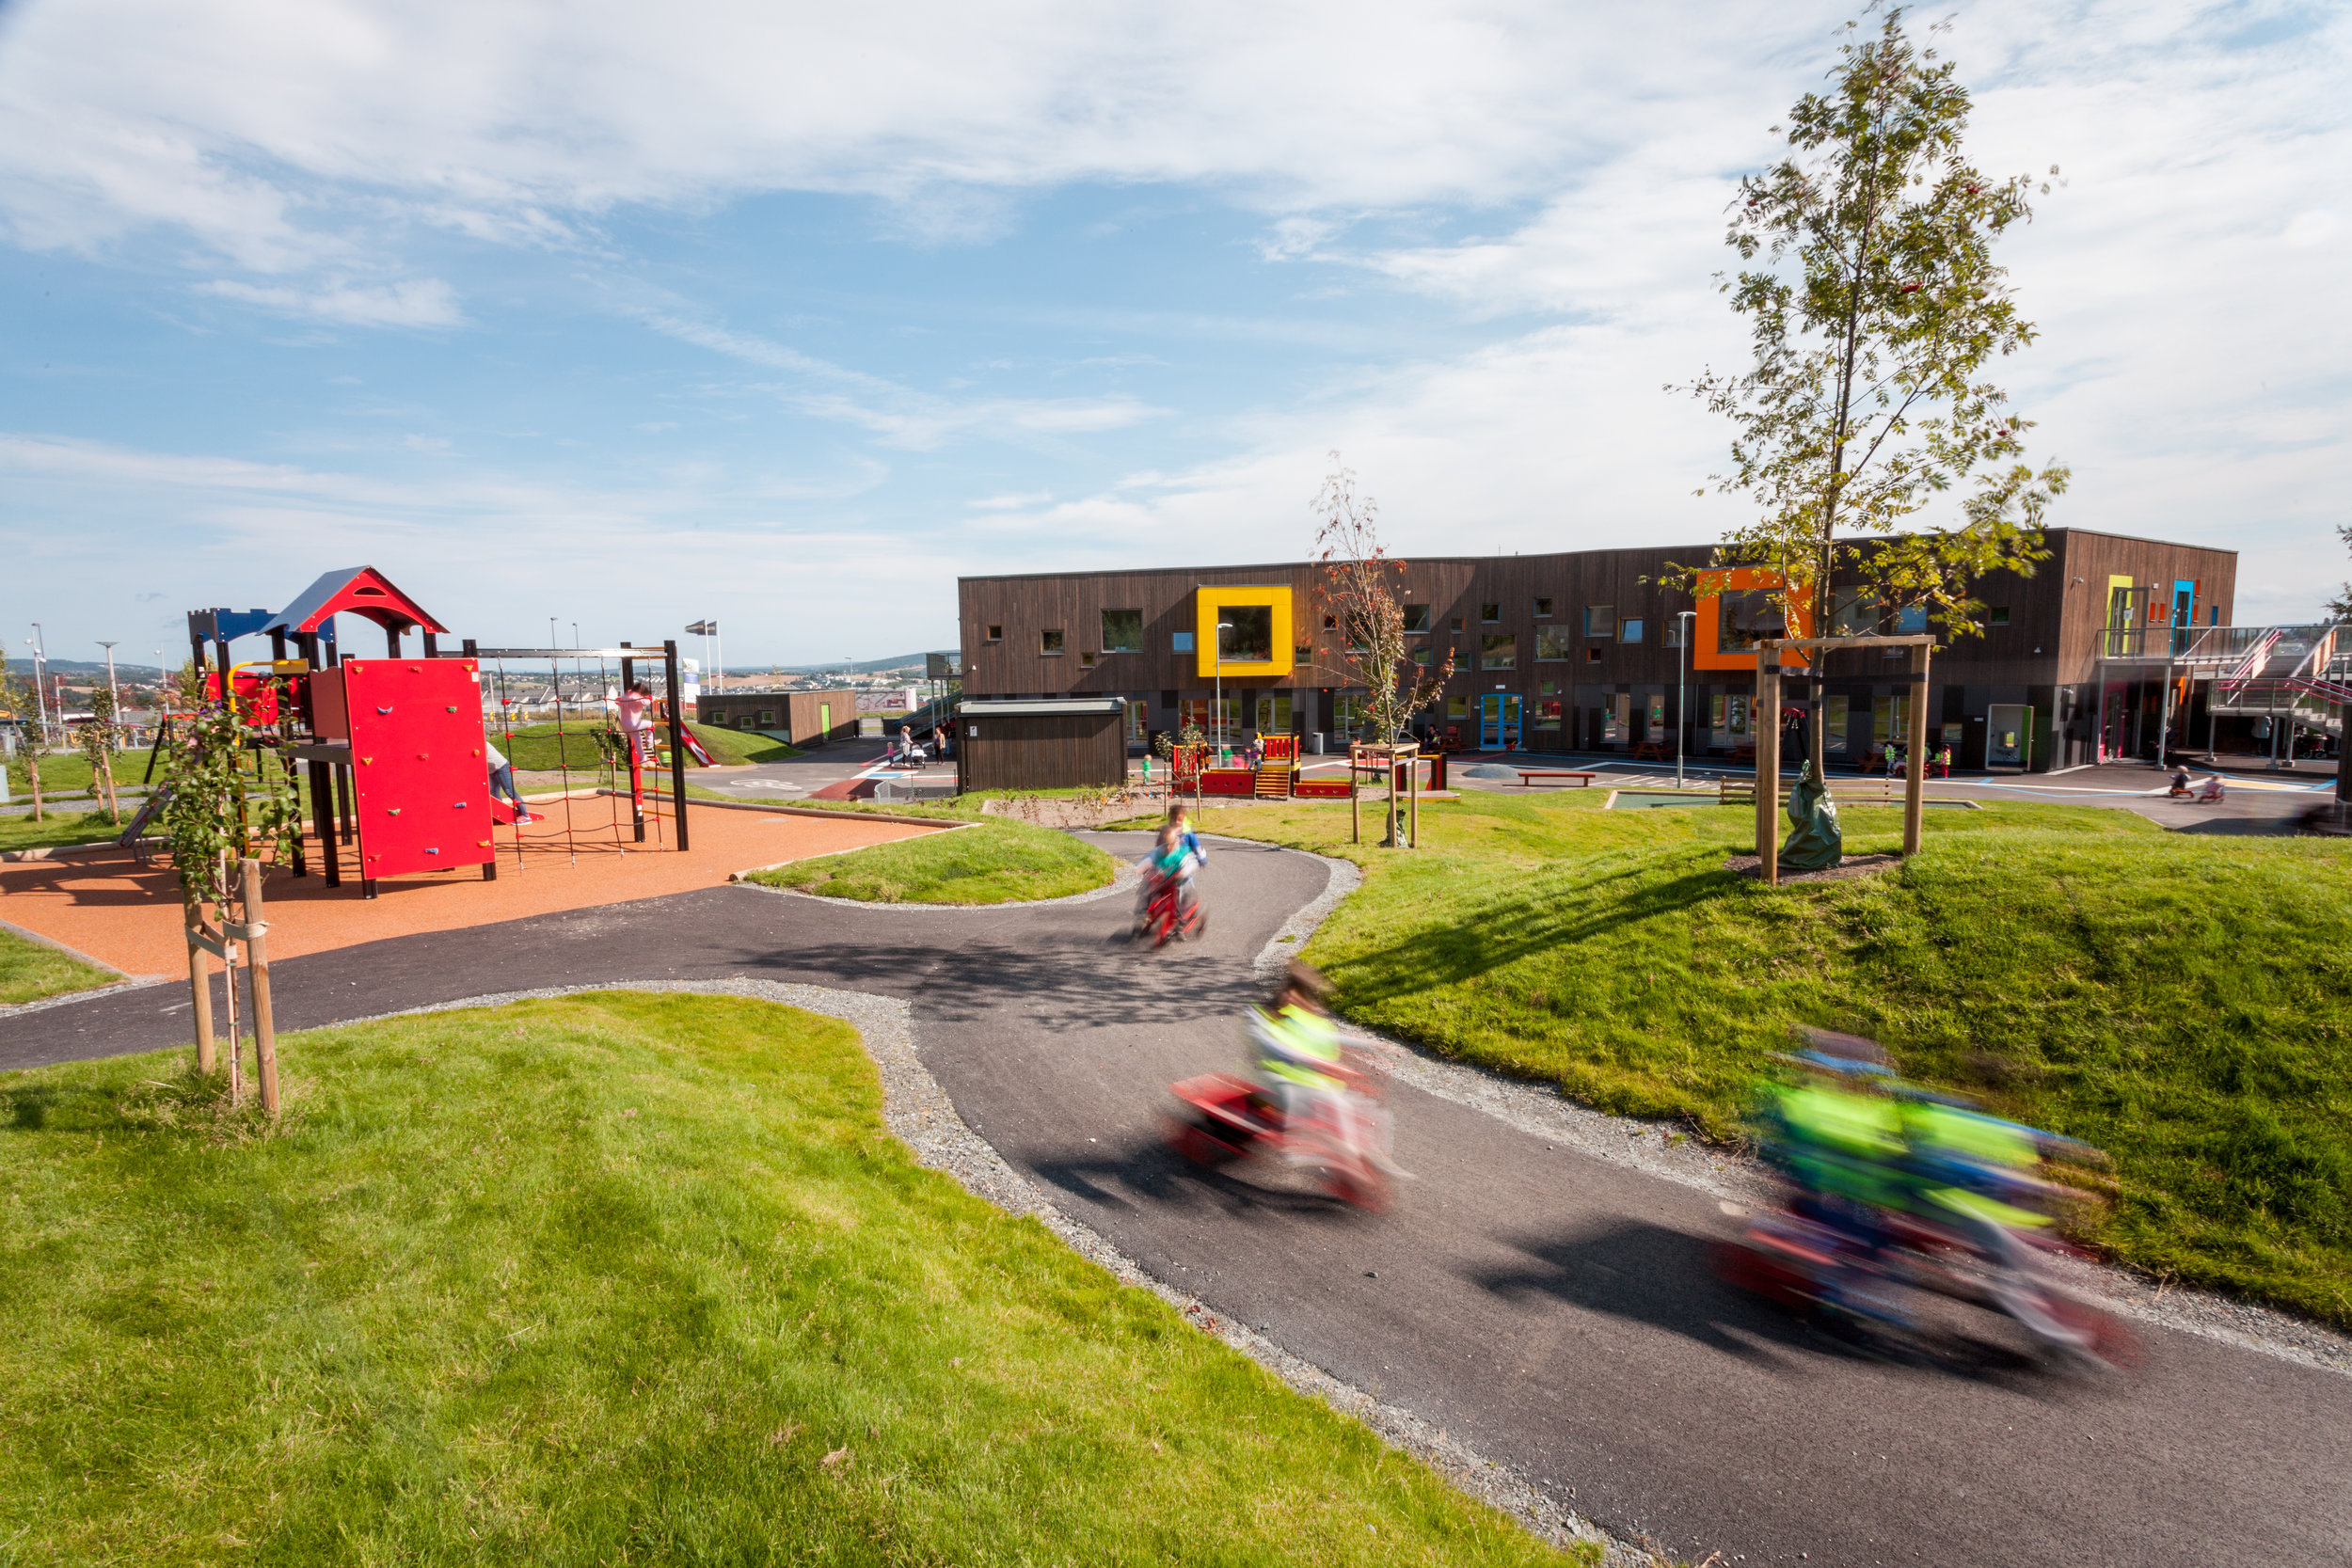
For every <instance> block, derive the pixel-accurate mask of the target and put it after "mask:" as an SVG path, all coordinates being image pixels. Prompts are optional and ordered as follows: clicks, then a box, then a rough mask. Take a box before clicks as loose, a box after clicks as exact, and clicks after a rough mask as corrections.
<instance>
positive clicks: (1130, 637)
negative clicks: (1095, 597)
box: [1103, 610, 1143, 654]
mask: <svg viewBox="0 0 2352 1568" xmlns="http://www.w3.org/2000/svg"><path fill="white" fill-rule="evenodd" d="M1103 651H1104V653H1106V654H1139V653H1141V652H1143V611H1142V610H1104V611H1103Z"/></svg>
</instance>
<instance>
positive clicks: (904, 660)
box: [728, 648, 956, 675]
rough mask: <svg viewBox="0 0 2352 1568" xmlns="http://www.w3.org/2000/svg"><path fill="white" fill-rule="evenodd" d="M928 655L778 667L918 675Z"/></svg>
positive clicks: (950, 650) (797, 670) (947, 651)
mask: <svg viewBox="0 0 2352 1568" xmlns="http://www.w3.org/2000/svg"><path fill="white" fill-rule="evenodd" d="M955 651H956V650H955V649H953V648H942V649H940V650H939V652H941V653H943V654H952V653H954V652H955ZM929 658H930V655H929V654H898V655H896V656H894V657H890V658H869V659H867V660H866V662H865V663H863V664H791V665H783V666H779V668H780V669H781V670H782V671H783V673H785V674H787V675H879V674H882V673H883V672H884V671H889V670H906V671H910V672H912V673H914V674H917V675H919V674H921V673H923V667H924V663H925V661H926V660H928V659H929ZM728 673H730V674H756V673H758V672H756V671H749V670H734V671H729V672H728Z"/></svg>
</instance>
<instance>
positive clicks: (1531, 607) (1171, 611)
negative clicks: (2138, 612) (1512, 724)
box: [958, 529, 2237, 697]
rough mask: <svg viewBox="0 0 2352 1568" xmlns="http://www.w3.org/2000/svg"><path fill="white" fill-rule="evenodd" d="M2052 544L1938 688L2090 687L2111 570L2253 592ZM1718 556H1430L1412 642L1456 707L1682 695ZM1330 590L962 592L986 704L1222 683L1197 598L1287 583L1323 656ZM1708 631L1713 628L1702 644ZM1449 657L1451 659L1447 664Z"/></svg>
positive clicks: (1991, 583) (1045, 583) (1303, 666)
mask: <svg viewBox="0 0 2352 1568" xmlns="http://www.w3.org/2000/svg"><path fill="white" fill-rule="evenodd" d="M2046 543H2047V545H2048V546H2049V548H2050V550H2051V556H2050V559H2049V560H2048V561H2046V562H2042V565H2041V567H2040V568H2039V570H2037V571H2036V572H2035V573H2034V574H2033V575H2032V576H2030V577H2022V576H2017V575H2014V574H1997V575H1995V576H1994V577H1991V578H1986V579H1985V580H1984V582H1983V583H1982V585H1981V586H1980V587H1979V591H1978V596H1979V598H1982V599H1983V600H1984V601H1985V602H1986V603H1987V604H1988V605H2001V606H2005V607H2006V608H2007V609H2008V610H2009V611H2010V616H2009V624H2008V625H2007V626H1994V627H1991V628H1989V629H1988V630H1987V632H1986V633H1985V635H1983V636H1982V637H1977V638H1965V639H1960V640H1957V641H1954V642H1953V643H1952V644H1950V645H1949V646H1947V647H1946V648H1943V649H1939V650H1938V652H1937V654H1936V668H1935V672H1934V675H1933V679H1934V681H1935V683H1936V684H1937V685H1942V684H1944V683H1945V682H1947V681H1950V682H1959V683H1967V684H1982V685H2003V686H2011V685H2014V686H2026V685H2036V686H2039V685H2051V684H2068V683H2074V682H2078V681H2085V680H2089V679H2091V678H2092V665H2093V662H2094V661H2095V658H2096V654H2097V637H2098V632H2099V629H2100V627H2101V626H2102V625H2103V623H2104V621H2105V617H2106V579H2107V578H2108V577H2109V576H2110V575H2126V574H2128V575H2130V576H2131V577H2132V578H2133V579H2134V580H2135V581H2137V582H2139V583H2141V584H2143V585H2144V584H2147V583H2151V582H2162V583H2164V584H2166V585H2167V590H2168V592H2169V585H2170V583H2171V582H2173V581H2174V580H2176V579H2184V578H2185V579H2194V580H2197V581H2199V582H2200V583H2201V585H2202V586H2201V590H2200V594H2199V611H2198V619H2199V622H2200V623H2201V624H2202V623H2203V622H2204V621H2205V619H2206V618H2207V610H2209V609H2210V608H2211V607H2214V606H2218V607H2219V608H2220V610H2221V612H2222V613H2221V619H2222V622H2223V624H2224V625H2227V624H2228V623H2229V620H2230V611H2231V609H2232V606H2233V597H2234V594H2235V593H2236V587H2237V557H2236V555H2235V553H2234V552H2233V551H2230V550H2216V549H2205V548H2201V547H2197V546H2187V545H2172V544H2166V543H2163V542H2161V541H2157V540H2147V539H2133V538H2127V537H2124V536H2122V535H2117V534H2106V533H2096V532H2090V531H2084V530H2079V529H2053V530H2050V531H2049V532H2048V534H2047V538H2046ZM1711 556H1712V546H1708V545H1690V546H1668V547H1660V548H1641V549H1619V550H1581V551H1575V552H1570V553H1564V554H1557V555H1524V556H1516V555H1515V556H1486V557H1438V558H1422V559H1419V560H1414V561H1411V562H1407V563H1406V568H1405V571H1404V573H1403V575H1402V577H1401V579H1400V586H1399V590H1398V594H1397V596H1398V598H1399V599H1400V600H1402V601H1403V602H1405V603H1406V604H1426V605H1428V606H1429V607H1430V625H1431V631H1430V633H1429V635H1428V636H1427V637H1425V638H1415V639H1412V640H1411V641H1414V642H1416V643H1426V644H1428V645H1430V646H1431V647H1433V648H1435V649H1438V650H1443V649H1447V648H1451V649H1452V650H1453V652H1454V678H1453V679H1452V680H1451V681H1449V682H1448V683H1447V686H1446V690H1447V692H1448V694H1449V695H1454V696H1463V697H1468V696H1472V695H1475V694H1477V693H1479V692H1492V691H1496V690H1506V691H1518V692H1532V691H1534V689H1535V685H1536V683H1537V682H1538V681H1542V680H1552V681H1557V682H1559V683H1561V685H1562V687H1563V689H1564V690H1565V689H1566V688H1567V687H1569V686H1571V685H1577V686H1594V687H1602V688H1617V687H1629V686H1667V687H1671V685H1672V684H1673V683H1674V681H1675V680H1676V678H1677V670H1678V668H1679V656H1678V654H1677V650H1676V649H1675V648H1673V647H1671V646H1669V645H1668V643H1667V641H1666V639H1667V634H1668V632H1669V630H1670V628H1671V626H1672V625H1673V623H1674V621H1675V616H1676V612H1677V611H1678V610H1691V609H1693V608H1695V607H1694V606H1693V605H1692V600H1691V597H1690V595H1688V594H1681V593H1678V592H1673V591H1670V590H1668V589H1665V588H1663V587H1661V586H1660V585H1659V583H1658V582H1656V581H1655V580H1654V579H1655V578H1658V577H1659V576H1661V574H1663V573H1665V572H1666V571H1668V570H1669V569H1670V567H1671V566H1673V565H1675V564H1683V565H1704V564H1707V563H1708V561H1709V560H1710V558H1711ZM1318 577H1319V573H1318V572H1317V570H1316V568H1314V567H1312V566H1311V565H1309V564H1307V563H1305V562H1276V563H1271V564H1264V565H1255V566H1220V567H1206V568H1195V569H1168V570H1149V571H1127V572H1099V573H1071V574H1041V575H1036V576H1023V577H991V578H962V579H961V581H960V582H959V584H958V602H959V612H960V614H961V620H962V641H963V669H964V675H963V689H964V691H965V693H966V694H967V695H969V696H974V697H983V696H1011V695H1039V696H1047V695H1062V694H1070V695H1104V696H1108V695H1117V694H1127V695H1140V694H1145V693H1152V694H1157V693H1161V692H1165V691H1174V690H1181V691H1187V692H1198V691H1200V690H1203V689H1206V688H1208V687H1209V686H1210V684H1211V681H1210V679H1209V677H1206V676H1203V675H1201V674H1200V673H1199V671H1198V669H1197V668H1196V665H1195V662H1194V656H1193V655H1192V654H1189V653H1182V654H1180V653H1178V652H1177V651H1176V648H1175V641H1174V639H1175V635H1176V634H1177V633H1179V632H1189V631H1191V630H1192V629H1193V626H1194V620H1193V614H1192V593H1193V590H1194V589H1196V588H1200V587H1208V586H1223V585H1229V584H1232V585H1241V584H1249V585H1258V584H1266V585H1280V586H1287V587H1289V588H1290V589H1291V590H1292V593H1293V595H1294V606H1295V616H1296V623H1297V625H1298V626H1299V627H1300V628H1301V634H1302V635H1301V638H1300V639H1299V641H1305V640H1306V639H1307V638H1308V637H1309V636H1312V637H1313V638H1314V640H1315V642H1316V645H1317V646H1318V648H1320V646H1321V638H1320V630H1321V627H1322V624H1323V611H1322V610H1321V609H1320V608H1319V606H1318V605H1317V603H1316V597H1315V586H1316V582H1317V579H1318ZM2077 578H2080V579H2081V580H2080V581H2079V582H2078V581H2076V580H2075V579H2077ZM1539 599H1549V601H1550V614H1549V616H1542V617H1539V616H1538V615H1537V614H1536V601H1537V600H1539ZM1489 605H1491V606H1493V607H1495V609H1496V610H1497V616H1496V619H1495V620H1493V621H1491V622H1488V621H1486V620H1485V619H1484V615H1483V611H1484V610H1485V609H1486V607H1487V606H1489ZM1599 606H1607V607H1609V609H1610V610H1611V613H1612V619H1613V623H1614V625H1615V626H1617V627H1618V628H1619V630H1620V632H1622V630H1623V628H1624V626H1625V623H1626V622H1627V621H1628V620H1634V619H1638V620H1640V621H1641V622H1642V623H1643V626H1642V639H1641V641H1639V642H1638V643H1636V642H1629V641H1626V640H1625V639H1624V637H1623V636H1622V635H1617V636H1600V637H1588V636H1586V635H1585V634H1584V614H1585V611H1586V610H1588V609H1592V608H1595V607H1599ZM1104 610H1136V611H1137V612H1139V613H1140V615H1141V617H1142V625H1143V646H1142V649H1141V651H1139V652H1136V653H1106V652H1104V651H1102V628H1103V611H1104ZM1456 620H1458V621H1459V622H1460V623H1461V629H1460V630H1459V631H1458V632H1456V631H1454V629H1453V626H1454V622H1455V621H1456ZM992 626H995V627H1001V628H1002V631H1003V636H1002V638H1001V640H991V639H990V638H989V636H988V631H989V628H991V627H992ZM1047 631H1059V632H1060V633H1061V634H1062V637H1061V651H1060V652H1059V653H1057V654H1048V653H1046V652H1045V651H1044V648H1043V641H1042V634H1043V633H1044V632H1047ZM1544 631H1550V632H1552V633H1554V634H1556V636H1557V637H1558V639H1559V643H1560V649H1561V651H1562V652H1564V653H1565V654H1566V655H1567V657H1566V658H1565V659H1563V660H1559V661H1554V662H1539V661H1538V660H1537V658H1536V657H1535V656H1536V651H1537V650H1536V638H1537V635H1538V633H1539V632H1544ZM1706 635H1708V633H1707V631H1706V630H1704V629H1702V631H1701V632H1700V636H1702V637H1705V636H1706ZM1489 636H1508V637H1510V638H1511V639H1512V640H1513V643H1514V658H1513V662H1512V665H1511V667H1510V668H1508V669H1503V670H1484V669H1481V668H1479V663H1480V653H1481V649H1482V647H1483V643H1482V641H1481V640H1482V639H1483V638H1485V637H1489ZM2036 649H2039V650H2040V652H2039V653H2037V652H2035V650H2036ZM1089 653H1092V654H1094V655H1095V656H1096V657H1095V658H1094V659H1093V661H1092V663H1091V664H1089V663H1088V662H1087V660H1086V658H1085V657H1084V656H1086V655H1087V654H1089ZM1438 657H1442V653H1441V652H1440V653H1439V655H1438ZM1874 657H1876V656H1866V655H1864V654H1860V653H1849V654H1840V655H1837V656H1836V657H1835V659H1834V660H1833V662H1832V664H1831V666H1830V668H1829V669H1828V670H1827V671H1826V673H1827V674H1828V675H1830V676H1831V677H1832V679H1833V680H1848V681H1869V680H1872V679H1875V678H1883V674H1884V672H1883V670H1882V669H1881V668H1880V667H1879V665H1877V664H1876V663H1874V662H1872V660H1873V658H1874ZM1848 666H1851V668H1848ZM1723 679H1724V673H1723V672H1713V673H1705V674H1701V673H1693V675H1692V683H1693V685H1694V686H1697V685H1701V684H1704V683H1706V682H1709V681H1711V682H1715V683H1717V684H1721V683H1722V681H1723ZM1347 684H1348V683H1347V681H1346V678H1345V676H1344V674H1343V672H1341V671H1339V670H1337V669H1334V668H1330V667H1328V666H1325V665H1318V664H1316V663H1314V662H1313V661H1312V660H1306V661H1302V662H1301V663H1300V665H1299V667H1298V669H1297V670H1296V671H1295V672H1294V673H1292V674H1291V675H1289V676H1286V677H1282V678H1279V679H1268V678H1264V677H1254V676H1253V677H1251V678H1249V679H1248V681H1246V682H1243V681H1236V680H1234V679H1233V678H1232V677H1230V676H1229V677H1228V679H1227V681H1226V685H1227V687H1228V689H1229V691H1230V690H1232V689H1244V688H1246V689H1252V690H1286V691H1292V692H1299V691H1314V690H1316V689H1332V688H1343V687H1344V686H1346V685H1347Z"/></svg>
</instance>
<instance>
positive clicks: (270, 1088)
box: [241, 856, 278, 1121]
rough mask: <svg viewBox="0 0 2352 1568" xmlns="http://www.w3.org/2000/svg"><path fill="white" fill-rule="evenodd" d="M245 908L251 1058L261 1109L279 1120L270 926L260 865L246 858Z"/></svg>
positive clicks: (276, 1028) (270, 1116)
mask: <svg viewBox="0 0 2352 1568" xmlns="http://www.w3.org/2000/svg"><path fill="white" fill-rule="evenodd" d="M244 872H245V880H244V886H243V888H242V890H241V891H242V892H243V894H244V898H243V900H242V902H243V903H244V905H245V933H246V934H245V941H246V960H245V961H246V974H247V975H248V976H249V978H250V980H251V983H252V986H253V1056H254V1065H255V1069H256V1071H257V1072H258V1073H259V1074H260V1077H261V1080H262V1110H263V1111H265V1112H267V1113H268V1114H269V1118H270V1120H272V1121H276V1120H277V1119H278V1026H277V1022H276V1019H275V1018H274V1016H273V1015H272V1012H271V1008H270V995H269V948H268V946H267V942H268V940H269V938H268V934H267V933H268V929H269V927H267V926H266V925H264V924H263V923H262V863H261V862H260V861H258V860H254V859H252V858H251V857H250V856H248V857H246V862H245V864H244Z"/></svg>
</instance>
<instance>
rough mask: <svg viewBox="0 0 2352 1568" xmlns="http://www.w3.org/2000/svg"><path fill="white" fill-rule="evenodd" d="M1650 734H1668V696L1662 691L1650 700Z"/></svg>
mask: <svg viewBox="0 0 2352 1568" xmlns="http://www.w3.org/2000/svg"><path fill="white" fill-rule="evenodd" d="M1649 733H1650V734H1651V735H1664V734H1665V733H1666V694H1665V693H1664V692H1662V691H1661V692H1659V693H1658V694H1657V695H1656V696H1653V697H1652V698H1650V700H1649Z"/></svg>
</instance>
